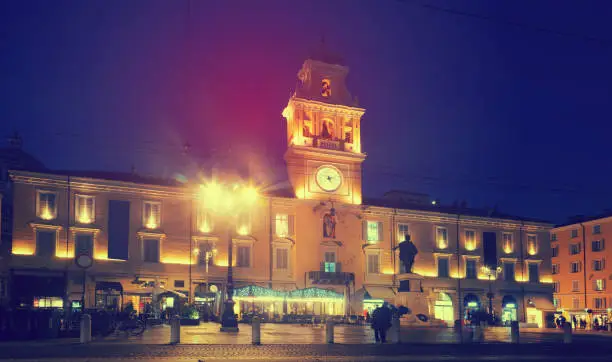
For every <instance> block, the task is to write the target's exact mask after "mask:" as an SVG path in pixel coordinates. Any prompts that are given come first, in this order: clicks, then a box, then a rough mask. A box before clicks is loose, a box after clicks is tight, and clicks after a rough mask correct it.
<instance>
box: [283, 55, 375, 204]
mask: <svg viewBox="0 0 612 362" xmlns="http://www.w3.org/2000/svg"><path fill="white" fill-rule="evenodd" d="M348 71H349V69H348V67H346V66H345V65H343V62H342V60H341V59H340V58H338V57H335V56H333V55H331V54H329V53H328V52H326V51H325V50H324V49H323V47H322V48H321V49H320V50H319V51H318V52H316V53H315V54H313V56H311V57H310V58H309V59H307V60H306V61H305V62H304V64H303V65H302V68H301V69H300V71H299V72H298V74H297V77H298V83H297V87H296V90H295V92H294V93H293V95H292V96H291V98H290V99H289V103H288V104H287V107H285V109H284V110H283V117H285V118H286V119H287V151H286V152H285V161H286V163H287V171H288V174H289V180H290V182H291V185H292V186H293V190H294V192H295V195H296V197H297V198H300V199H321V200H330V199H332V200H335V201H341V202H346V203H350V204H361V199H362V196H361V163H362V162H363V161H364V160H365V157H366V155H365V154H364V153H362V152H361V132H360V130H361V117H362V116H363V114H364V113H365V109H363V108H359V107H358V106H357V102H356V100H355V99H353V97H352V96H351V94H350V93H349V91H348V89H347V88H346V77H347V75H348Z"/></svg>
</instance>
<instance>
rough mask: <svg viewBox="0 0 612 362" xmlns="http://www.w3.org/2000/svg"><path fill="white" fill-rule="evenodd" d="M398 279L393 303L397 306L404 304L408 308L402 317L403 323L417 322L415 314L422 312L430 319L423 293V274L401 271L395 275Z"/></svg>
mask: <svg viewBox="0 0 612 362" xmlns="http://www.w3.org/2000/svg"><path fill="white" fill-rule="evenodd" d="M397 279H398V281H399V289H398V291H397V295H396V296H395V303H394V304H395V305H396V306H397V307H401V306H404V307H406V308H408V309H409V310H410V313H408V314H406V315H404V316H403V317H402V324H404V323H418V322H419V320H417V317H416V315H417V314H423V315H426V316H427V317H429V319H431V316H430V315H429V306H428V305H427V298H426V297H425V293H423V286H422V282H423V276H422V275H419V274H414V273H403V274H399V275H398V276H397Z"/></svg>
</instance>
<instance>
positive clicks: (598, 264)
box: [593, 259, 604, 271]
mask: <svg viewBox="0 0 612 362" xmlns="http://www.w3.org/2000/svg"><path fill="white" fill-rule="evenodd" d="M603 267H604V261H603V259H599V260H593V271H601V270H603Z"/></svg>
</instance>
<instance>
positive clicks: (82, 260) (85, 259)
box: [76, 254, 93, 269]
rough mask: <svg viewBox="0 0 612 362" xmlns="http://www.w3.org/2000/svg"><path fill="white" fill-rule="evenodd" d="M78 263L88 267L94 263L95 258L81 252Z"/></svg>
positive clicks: (82, 266)
mask: <svg viewBox="0 0 612 362" xmlns="http://www.w3.org/2000/svg"><path fill="white" fill-rule="evenodd" d="M76 264H77V265H78V266H79V267H81V268H84V269H87V268H89V267H91V265H92V264H93V259H92V258H91V256H89V255H87V254H81V255H79V256H78V257H77V259H76Z"/></svg>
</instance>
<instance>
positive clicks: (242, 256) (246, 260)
mask: <svg viewBox="0 0 612 362" xmlns="http://www.w3.org/2000/svg"><path fill="white" fill-rule="evenodd" d="M237 251H238V252H237V254H238V257H237V258H236V259H237V260H236V261H237V262H236V266H238V267H241V268H249V267H250V266H251V247H250V246H246V245H239V246H238V248H237Z"/></svg>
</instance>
